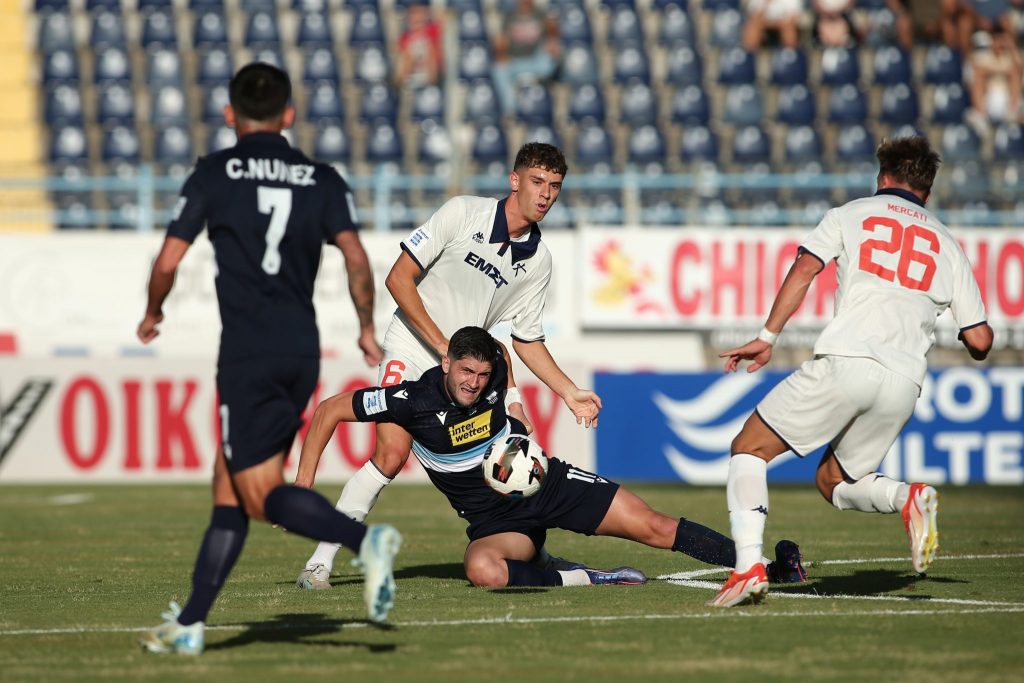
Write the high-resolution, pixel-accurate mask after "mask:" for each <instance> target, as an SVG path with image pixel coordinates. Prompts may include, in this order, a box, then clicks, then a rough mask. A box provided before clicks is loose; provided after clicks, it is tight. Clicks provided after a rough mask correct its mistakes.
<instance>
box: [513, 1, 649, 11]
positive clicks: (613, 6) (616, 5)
mask: <svg viewBox="0 0 1024 683" xmlns="http://www.w3.org/2000/svg"><path fill="white" fill-rule="evenodd" d="M499 2H507V3H508V4H509V5H511V6H512V7H515V5H516V2H515V0H499ZM600 4H601V7H606V8H608V9H610V10H612V11H614V10H617V9H620V8H623V7H625V8H629V9H635V8H636V2H635V0H600Z"/></svg>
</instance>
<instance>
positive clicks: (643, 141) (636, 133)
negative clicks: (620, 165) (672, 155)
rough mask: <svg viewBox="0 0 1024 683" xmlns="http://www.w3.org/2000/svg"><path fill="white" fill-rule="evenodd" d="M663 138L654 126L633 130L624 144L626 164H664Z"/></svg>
mask: <svg viewBox="0 0 1024 683" xmlns="http://www.w3.org/2000/svg"><path fill="white" fill-rule="evenodd" d="M665 150H666V145H665V136H664V135H663V134H662V132H661V129H659V128H658V126H657V125H655V124H647V125H643V126H639V127H637V128H633V129H632V130H631V131H630V132H629V139H628V141H627V143H626V162H627V163H630V164H637V165H641V166H650V165H652V164H657V165H660V166H664V164H665Z"/></svg>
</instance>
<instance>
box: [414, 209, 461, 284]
mask: <svg viewBox="0 0 1024 683" xmlns="http://www.w3.org/2000/svg"><path fill="white" fill-rule="evenodd" d="M465 224H466V204H465V201H463V200H462V199H461V198H459V197H452V198H451V199H449V200H448V201H446V202H445V203H444V204H442V205H441V208H440V209H438V210H437V211H435V212H434V215H432V216H431V217H430V218H429V219H428V220H427V222H426V223H424V224H423V225H421V226H420V227H418V228H416V229H415V230H413V231H412V234H410V235H409V236H408V237H406V238H405V239H404V240H402V251H404V252H405V253H407V254H409V256H411V257H412V259H413V260H414V261H416V263H417V264H418V265H419V267H420V269H421V270H426V269H427V268H428V267H429V266H430V264H431V263H433V262H434V261H435V260H436V259H437V257H438V256H440V255H441V252H443V251H444V250H445V247H447V246H448V245H449V244H451V243H452V242H453V241H455V239H456V238H457V237H458V235H459V231H460V230H461V229H463V228H464V227H465Z"/></svg>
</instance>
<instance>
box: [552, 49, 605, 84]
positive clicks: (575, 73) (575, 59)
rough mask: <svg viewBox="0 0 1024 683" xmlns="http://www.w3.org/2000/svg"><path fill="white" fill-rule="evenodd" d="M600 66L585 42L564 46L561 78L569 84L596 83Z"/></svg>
mask: <svg viewBox="0 0 1024 683" xmlns="http://www.w3.org/2000/svg"><path fill="white" fill-rule="evenodd" d="M599 75H600V68H599V65H598V63H597V57H596V56H595V55H594V50H593V48H591V47H590V45H589V44H587V43H572V44H569V45H566V46H565V51H564V53H563V55H562V72H561V79H562V80H563V81H565V82H566V83H569V84H570V85H582V84H584V83H592V84H595V85H596V84H597V83H598V77H599Z"/></svg>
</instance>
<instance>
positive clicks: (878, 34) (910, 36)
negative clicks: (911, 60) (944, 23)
mask: <svg viewBox="0 0 1024 683" xmlns="http://www.w3.org/2000/svg"><path fill="white" fill-rule="evenodd" d="M850 4H851V5H852V4H854V3H850ZM928 8H931V9H928ZM929 12H931V13H933V14H934V15H935V17H936V19H937V18H938V9H937V6H936V5H935V0H885V8H884V9H883V10H881V11H880V12H872V13H869V14H868V15H867V17H866V20H865V22H864V23H863V24H862V25H861V30H860V34H861V36H860V37H861V38H862V39H863V40H864V42H867V43H868V44H872V45H890V44H893V43H895V44H896V45H899V46H900V47H902V48H903V49H904V50H910V49H912V48H913V47H914V18H915V17H917V16H918V15H919V14H920V15H922V16H923V15H927V14H928V13H929Z"/></svg>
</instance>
